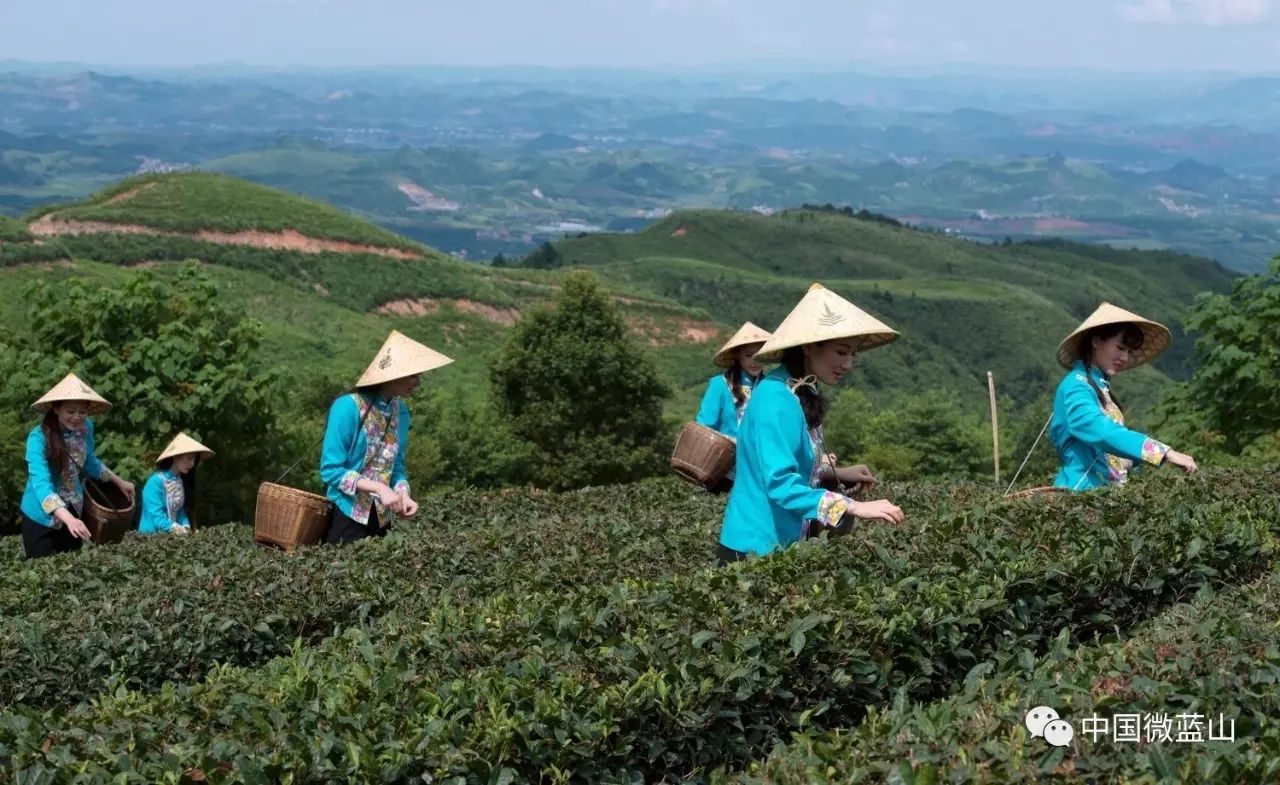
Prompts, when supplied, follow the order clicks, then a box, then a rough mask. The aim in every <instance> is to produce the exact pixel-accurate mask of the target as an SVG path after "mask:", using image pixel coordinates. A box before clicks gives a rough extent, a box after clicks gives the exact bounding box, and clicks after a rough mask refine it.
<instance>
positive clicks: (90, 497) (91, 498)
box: [84, 479, 134, 545]
mask: <svg viewBox="0 0 1280 785" xmlns="http://www.w3.org/2000/svg"><path fill="white" fill-rule="evenodd" d="M133 512H134V503H133V501H132V500H131V499H130V498H129V497H128V496H126V495H125V492H124V491H122V490H120V489H119V488H117V487H116V486H115V483H110V482H100V481H98V480H93V479H88V480H85V482H84V525H85V526H87V527H88V529H89V534H91V535H92V537H93V543H94V544H95V545H109V544H111V543H116V542H120V541H121V540H123V539H124V534H125V532H127V531H129V530H130V529H132V528H133Z"/></svg>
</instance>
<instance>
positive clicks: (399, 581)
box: [0, 472, 1280, 783]
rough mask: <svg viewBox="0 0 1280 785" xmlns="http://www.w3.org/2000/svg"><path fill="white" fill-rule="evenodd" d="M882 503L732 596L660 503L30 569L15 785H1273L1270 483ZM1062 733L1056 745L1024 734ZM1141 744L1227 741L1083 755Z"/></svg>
mask: <svg viewBox="0 0 1280 785" xmlns="http://www.w3.org/2000/svg"><path fill="white" fill-rule="evenodd" d="M886 494H887V495H888V496H889V497H890V498H892V499H894V500H895V501H896V502H897V503H898V504H899V505H901V506H902V507H903V508H904V509H905V510H907V512H908V515H909V520H908V522H907V523H906V524H904V525H903V526H902V527H899V528H890V527H883V526H874V525H866V526H864V527H862V528H861V529H859V530H857V531H856V532H855V533H854V534H853V535H851V536H849V537H845V538H841V539H835V540H825V539H824V540H822V541H817V542H809V543H804V544H802V545H800V546H798V547H795V548H793V549H791V550H790V551H788V552H786V553H783V554H780V555H776V556H774V557H771V558H768V559H764V560H753V561H750V562H747V563H745V564H740V565H735V566H733V567H730V568H725V569H715V568H713V567H712V566H711V558H712V557H711V554H712V552H713V545H714V542H715V535H716V532H717V530H718V526H719V518H720V514H721V512H722V509H723V502H724V500H723V498H721V497H712V496H709V495H707V494H704V493H700V492H697V491H695V490H693V489H691V488H689V487H687V486H684V485H681V484H678V483H676V482H675V481H668V480H660V481H649V482H644V483H639V484H636V485H631V486H626V487H609V488H590V489H587V490H583V491H578V492H574V493H568V494H562V495H555V494H542V493H539V492H536V491H514V490H508V491H499V492H487V493H480V492H474V491H473V492H460V493H451V494H448V495H441V496H437V497H434V498H431V499H429V500H427V501H426V503H424V504H423V512H422V513H421V514H420V515H419V516H418V518H417V519H416V520H414V521H409V522H406V523H403V524H402V525H400V526H399V527H398V529H397V530H396V531H395V532H393V533H392V534H391V535H390V536H388V537H387V538H385V539H382V540H369V541H364V542H361V543H358V544H355V545H352V546H347V547H344V548H341V549H338V548H331V547H318V548H310V549H303V550H302V551H300V552H299V553H298V554H296V555H294V556H285V555H283V554H280V553H276V552H271V551H266V550H261V549H258V548H257V547H256V546H254V545H253V544H252V537H251V534H250V530H249V528H248V527H246V526H240V525H227V526H219V527H213V528H209V529H205V530H202V531H199V532H198V533H197V534H196V535H195V536H193V537H191V538H189V539H185V538H168V539H165V538H157V539H149V540H147V539H142V538H138V537H134V536H130V537H129V538H128V539H126V541H125V542H124V543H122V544H120V545H116V546H105V547H98V548H93V549H89V550H85V551H82V552H80V553H78V554H71V555H66V556H59V557H54V558H50V559H45V560H41V561H37V562H32V563H26V562H22V561H20V560H19V544H18V543H17V541H16V540H15V539H14V538H9V539H7V540H5V541H3V542H0V549H3V558H4V564H5V565H6V567H5V569H4V570H3V571H2V572H0V608H2V610H3V613H4V614H5V619H4V624H3V626H2V627H0V702H3V704H4V708H3V710H2V711H0V762H2V763H3V771H2V772H0V782H15V783H17V782H21V783H46V782H49V783H53V782H85V783H87V782H122V783H125V782H139V783H141V782H214V783H223V782H228V783H229V782H245V783H265V782H287V783H303V782H308V783H314V782H450V783H509V782H654V781H667V782H676V781H682V782H683V781H695V782H707V781H714V782H719V783H746V782H752V783H756V782H759V783H765V782H769V783H802V782H814V781H824V782H826V781H830V782H907V783H912V782H914V783H927V782H928V783H932V782H990V783H996V782H1024V781H1025V782H1031V781H1037V780H1044V779H1050V778H1058V779H1061V780H1062V781H1079V780H1089V781H1098V782H1117V783H1118V782H1165V781H1169V782H1177V781H1195V782H1201V781H1203V782H1272V781H1275V780H1276V779H1277V777H1280V727H1278V726H1277V722H1276V721H1275V719H1274V718H1275V717H1276V716H1280V698H1278V697H1277V683H1278V681H1280V627H1277V625H1276V623H1275V619H1276V618H1277V614H1278V612H1280V578H1277V575H1278V573H1277V571H1276V569H1275V565H1274V563H1273V559H1274V558H1275V554H1276V549H1275V536H1276V533H1277V532H1278V531H1280V501H1278V500H1280V474H1277V473H1275V472H1271V473H1265V472H1252V473H1248V472H1229V473H1228V472H1205V473H1202V474H1201V475H1199V476H1197V477H1194V478H1181V477H1173V476H1166V475H1161V476H1152V477H1149V478H1145V479H1143V480H1141V481H1138V482H1135V483H1133V484H1131V485H1130V486H1128V487H1125V488H1119V489H1112V490H1108V491H1103V492H1097V493H1090V494H1081V495H1076V496H1071V497H1069V498H1048V499H1045V498H1041V499H1027V500H1013V501H1010V500H1002V499H1000V498H999V496H998V494H996V493H994V492H992V491H990V490H988V489H986V488H982V487H978V486H973V485H950V486H943V485H925V484H894V485H890V486H888V487H887V488H886ZM1041 704H1043V705H1048V706H1051V707H1054V708H1056V709H1057V710H1058V712H1059V713H1060V714H1061V716H1062V717H1063V718H1066V719H1071V720H1073V721H1075V723H1076V735H1075V738H1074V740H1073V741H1072V742H1071V743H1070V744H1068V746H1066V747H1061V748H1058V747H1053V746H1051V745H1050V744H1048V743H1046V742H1045V741H1044V740H1043V739H1039V738H1033V737H1032V736H1031V734H1030V733H1029V732H1028V731H1027V730H1026V728H1025V727H1024V726H1023V716H1024V714H1025V713H1026V711H1027V710H1028V709H1029V708H1031V707H1033V706H1037V705H1041ZM1125 712H1134V713H1137V712H1163V713H1165V714H1169V715H1177V714H1180V713H1186V712H1198V713H1201V714H1204V715H1210V714H1211V715H1212V716H1214V717H1216V716H1217V715H1218V714H1219V713H1222V714H1223V715H1225V716H1226V717H1229V718H1234V719H1235V726H1234V727H1235V740H1234V741H1232V742H1213V743H1209V742H1205V743H1199V744H1196V743H1176V742H1162V741H1159V740H1157V741H1151V742H1148V741H1145V740H1144V741H1143V742H1141V743H1121V742H1112V741H1110V740H1108V739H1106V738H1101V739H1092V738H1090V737H1088V736H1087V735H1085V734H1083V733H1082V732H1081V730H1082V728H1081V723H1080V720H1081V719H1082V718H1085V717H1088V716H1090V715H1091V714H1098V715H1110V714H1113V713H1125Z"/></svg>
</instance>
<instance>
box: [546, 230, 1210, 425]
mask: <svg viewBox="0 0 1280 785" xmlns="http://www.w3.org/2000/svg"><path fill="white" fill-rule="evenodd" d="M554 249H555V255H554V256H555V258H554V259H551V260H550V264H551V265H552V266H570V267H571V266H587V267H592V268H594V269H597V270H598V271H599V272H600V274H601V275H602V276H604V277H605V278H606V279H607V280H610V281H615V282H622V283H625V284H626V285H628V286H630V287H632V288H635V289H637V290H639V291H643V292H645V293H647V294H649V295H651V296H655V297H665V298H669V299H671V300H674V301H676V302H679V303H682V304H685V305H688V306H696V307H699V308H701V309H703V310H705V311H707V312H709V313H711V314H712V315H713V316H714V318H716V319H718V320H720V321H723V322H725V323H726V324H736V323H739V322H741V321H744V320H748V319H750V320H753V321H757V322H758V323H760V324H762V325H765V326H773V325H776V324H778V322H780V321H781V319H782V318H783V317H784V316H785V315H786V313H787V312H788V311H789V310H790V308H791V307H792V306H793V305H794V304H795V302H796V301H797V300H798V299H799V297H800V296H802V295H803V293H804V291H805V289H806V288H807V287H808V285H809V284H810V283H812V282H813V281H821V282H823V283H824V284H825V285H827V286H828V287H829V288H831V289H834V290H835V291H837V292H839V293H841V294H842V295H844V296H846V297H848V298H849V299H851V300H853V301H854V302H856V303H858V304H859V305H861V306H862V307H864V308H866V309H867V310H868V311H870V312H872V313H873V314H875V315H877V316H879V317H881V318H883V319H885V320H886V321H888V323H889V324H891V325H893V326H894V327H895V328H897V329H898V330H899V331H900V332H901V333H902V339H901V340H900V341H899V342H898V343H897V344H895V345H894V346H892V347H890V348H888V349H886V350H884V351H879V352H874V353H871V354H869V355H868V356H867V358H866V362H865V372H864V373H862V374H858V375H855V376H858V377H859V378H857V380H856V381H855V383H856V384H857V385H859V386H862V387H868V388H871V389H873V390H875V389H879V390H884V391H889V392H892V391H904V392H905V391H908V390H912V389H915V388H919V387H936V386H944V387H951V388H954V389H971V388H973V386H974V385H978V384H981V385H985V376H986V371H987V370H992V371H994V372H995V373H996V375H997V379H998V381H999V382H1000V383H1001V392H1002V393H1003V394H1008V395H1010V396H1012V397H1014V398H1015V399H1016V400H1020V401H1028V400H1032V399H1034V398H1036V397H1038V396H1039V395H1041V394H1043V393H1044V392H1046V391H1047V390H1049V389H1051V386H1052V384H1053V383H1054V381H1055V380H1056V377H1057V375H1058V374H1059V373H1060V370H1059V369H1058V367H1057V366H1056V364H1055V362H1054V360H1053V357H1054V351H1055V349H1056V347H1057V344H1058V341H1059V340H1060V339H1061V338H1062V336H1064V335H1065V334H1066V333H1068V332H1069V331H1070V330H1071V328H1072V327H1074V326H1075V325H1076V324H1078V323H1079V322H1080V320H1081V319H1083V318H1084V316H1086V315H1087V314H1088V313H1089V312H1091V311H1092V310H1093V308H1094V307H1096V306H1097V304H1098V302H1100V301H1102V300H1109V301H1111V302H1114V303H1116V304H1118V305H1122V306H1125V307H1128V308H1130V309H1132V310H1135V311H1137V312H1139V313H1142V314H1143V315H1146V316H1149V317H1151V318H1154V319H1158V320H1160V321H1162V322H1164V323H1165V324H1167V325H1168V326H1169V327H1170V328H1172V329H1173V330H1174V333H1175V336H1176V337H1175V341H1174V346H1173V349H1172V350H1170V351H1168V352H1166V353H1165V354H1164V355H1163V356H1162V357H1161V358H1160V360H1159V361H1158V362H1157V363H1156V365H1155V369H1154V370H1146V369H1144V370H1142V371H1139V372H1135V375H1134V377H1133V379H1132V380H1126V385H1125V387H1126V389H1127V390H1131V391H1133V392H1131V393H1130V396H1131V397H1132V395H1133V394H1135V393H1136V394H1137V395H1138V398H1139V399H1147V400H1149V399H1151V398H1152V397H1154V395H1155V394H1156V388H1157V387H1158V386H1159V385H1160V384H1161V382H1162V377H1166V378H1167V377H1169V376H1173V377H1181V376H1183V375H1184V374H1185V372H1186V369H1185V367H1184V366H1185V362H1186V360H1187V358H1188V357H1189V356H1190V353H1191V349H1192V346H1191V341H1190V340H1188V339H1187V338H1185V337H1184V336H1182V335H1181V328H1180V319H1181V317H1182V316H1183V315H1184V313H1185V312H1186V309H1187V308H1188V306H1190V305H1191V303H1192V302H1193V301H1194V299H1195V296H1196V295H1197V294H1198V293H1200V292H1203V291H1226V290H1228V289H1229V288H1230V281H1231V279H1232V273H1230V272H1228V271H1227V270H1226V269H1225V268H1223V267H1222V266H1221V265H1218V264H1217V263H1214V262H1211V261H1208V260H1204V259H1198V258H1195V257H1189V256H1184V255H1180V254H1174V253H1167V252H1137V251H1121V250H1116V249H1112V248H1106V247H1097V246H1088V245H1079V244H1074V243H1066V242H1061V241H1049V242H1035V243H1017V244H1006V245H984V244H978V243H973V242H969V241H964V240H959V239H955V238H951V237H947V236H945V235H941V234H936V233H933V232H926V231H921V230H916V229H912V228H909V227H905V226H902V225H898V224H896V222H893V221H888V220H878V219H877V217H875V216H866V217H863V218H859V217H856V216H850V215H848V214H845V213H843V212H840V211H833V210H817V209H815V210H793V211H787V212H783V213H779V214H776V215H772V216H765V215H759V214H756V213H750V212H725V211H707V210H696V211H686V212H679V213H675V214H673V215H671V216H669V217H667V218H666V219H664V220H662V221H660V222H658V223H656V224H654V225H653V226H651V227H649V228H648V229H646V230H645V231H643V232H639V233H636V234H625V235H624V234H596V235H585V236H581V237H577V238H573V239H566V240H564V241H562V242H560V243H557V244H556V245H555V246H554ZM545 256H546V254H545V253H542V252H536V253H534V254H531V255H530V257H528V258H526V260H525V262H524V263H525V264H526V265H539V264H548V260H547V259H546V258H545Z"/></svg>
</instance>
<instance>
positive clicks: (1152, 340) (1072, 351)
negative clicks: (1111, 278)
mask: <svg viewBox="0 0 1280 785" xmlns="http://www.w3.org/2000/svg"><path fill="white" fill-rule="evenodd" d="M1124 323H1132V324H1134V325H1136V326H1137V327H1138V329H1139V330H1142V348H1141V349H1139V350H1138V351H1136V352H1134V353H1132V354H1131V355H1130V356H1129V364H1128V365H1126V366H1125V367H1124V370H1126V371H1127V370H1129V369H1131V368H1137V367H1138V366H1139V365H1143V364H1145V363H1149V362H1151V361H1152V360H1153V359H1154V358H1155V356H1156V355H1157V354H1160V352H1163V351H1164V350H1165V349H1166V348H1168V346H1169V340H1170V338H1171V337H1172V336H1171V335H1170V334H1169V328H1168V327H1165V326H1164V325H1163V324H1160V323H1159V322H1153V321H1151V320H1150V319H1144V318H1142V317H1141V316H1139V315H1137V314H1136V313H1131V312H1129V311H1126V310H1125V309H1123V308H1117V307H1116V306H1114V305H1112V304H1111V303H1107V302H1104V303H1103V304H1102V305H1099V306H1098V310H1096V311H1094V312H1093V314H1092V315H1091V316H1090V317H1089V318H1088V319H1085V320H1084V321H1083V322H1081V323H1080V326H1079V327H1077V328H1076V329H1075V331H1074V332H1072V333H1071V334H1070V335H1068V336H1067V337H1066V338H1063V339H1062V343H1060V344H1058V362H1059V363H1061V364H1062V366H1063V367H1064V368H1070V367H1071V366H1072V365H1074V364H1075V361H1076V359H1077V358H1079V356H1080V354H1079V352H1080V341H1081V339H1082V338H1083V337H1084V334H1085V333H1087V332H1088V331H1090V330H1092V329H1093V328H1095V327H1101V326H1103V325H1104V324H1124Z"/></svg>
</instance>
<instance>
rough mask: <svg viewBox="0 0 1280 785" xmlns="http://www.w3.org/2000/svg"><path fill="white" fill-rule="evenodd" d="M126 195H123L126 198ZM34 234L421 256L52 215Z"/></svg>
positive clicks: (284, 236) (292, 233)
mask: <svg viewBox="0 0 1280 785" xmlns="http://www.w3.org/2000/svg"><path fill="white" fill-rule="evenodd" d="M124 195H126V194H121V196H124ZM30 229H31V233H32V234H35V235H39V236H41V237H55V236H58V235H78V234H145V235H151V236H154V237H180V238H185V239H191V240H203V241H205V242H211V243H218V244H220V245H248V246H252V247H254V248H271V249H274V250H277V251H298V252H301V253H323V252H325V251H329V252H332V253H367V254H376V255H378V256H390V257H393V258H396V259H419V258H421V257H420V256H419V255H418V254H416V253H413V252H412V251H405V250H402V249H399V248H381V247H378V246H374V245H364V244H361V243H349V242H346V241H344V240H320V239H317V238H315V237H308V236H306V235H305V234H302V233H301V232H298V231H296V230H294V229H286V230H284V231H282V232H263V231H259V230H256V229H251V230H248V231H243V232H218V231H214V230H212V229H202V230H200V231H198V232H196V233H194V234H190V233H186V232H170V231H166V230H163V229H153V228H152V227H150V226H138V225H136V224H115V223H109V222H106V221H60V220H54V217H53V215H52V214H49V215H46V216H44V217H42V218H41V219H40V220H38V221H36V222H35V223H33V224H31V226H30Z"/></svg>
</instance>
